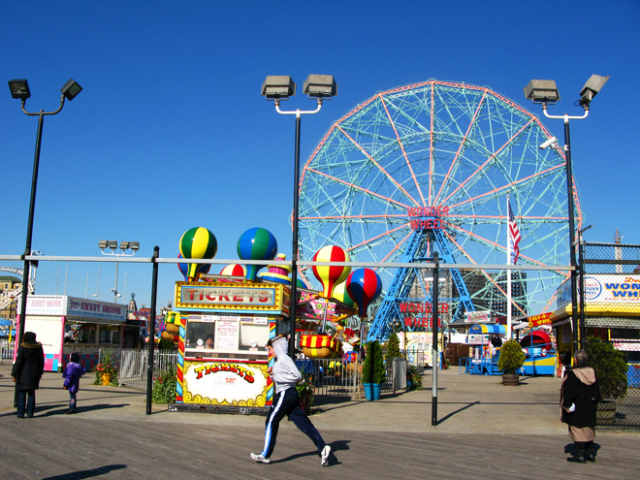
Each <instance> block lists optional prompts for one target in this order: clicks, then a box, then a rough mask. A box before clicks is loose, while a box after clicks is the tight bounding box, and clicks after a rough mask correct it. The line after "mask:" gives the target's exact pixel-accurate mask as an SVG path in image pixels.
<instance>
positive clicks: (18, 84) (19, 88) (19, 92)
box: [9, 78, 31, 102]
mask: <svg viewBox="0 0 640 480" xmlns="http://www.w3.org/2000/svg"><path fill="white" fill-rule="evenodd" d="M9 89H10V90H11V96H12V97H13V98H19V99H20V100H22V101H23V102H24V101H25V100H26V99H27V98H29V97H30V96H31V91H30V90H29V82H27V80H26V79H25V78H18V79H16V80H10V81H9Z"/></svg>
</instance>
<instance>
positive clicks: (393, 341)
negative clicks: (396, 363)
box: [385, 332, 402, 359]
mask: <svg viewBox="0 0 640 480" xmlns="http://www.w3.org/2000/svg"><path fill="white" fill-rule="evenodd" d="M398 357H400V358H401V357H402V354H401V353H400V339H399V338H398V334H397V333H395V332H393V333H392V334H391V335H390V336H389V341H388V342H387V354H386V355H385V358H388V359H391V358H398Z"/></svg>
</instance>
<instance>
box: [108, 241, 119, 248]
mask: <svg viewBox="0 0 640 480" xmlns="http://www.w3.org/2000/svg"><path fill="white" fill-rule="evenodd" d="M107 247H108V248H110V249H111V250H115V249H116V248H118V241H117V240H107Z"/></svg>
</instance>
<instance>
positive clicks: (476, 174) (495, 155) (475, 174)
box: [443, 120, 533, 204]
mask: <svg viewBox="0 0 640 480" xmlns="http://www.w3.org/2000/svg"><path fill="white" fill-rule="evenodd" d="M532 121H533V120H529V121H528V122H527V123H526V125H524V126H523V127H522V128H521V129H520V130H518V131H517V132H516V133H515V134H514V135H513V136H512V137H511V138H510V139H509V140H507V141H506V143H505V144H504V145H502V147H500V148H499V149H498V150H497V151H496V152H495V153H493V154H492V155H491V156H490V157H489V158H488V159H487V160H486V162H484V163H483V164H482V165H481V166H480V167H479V168H478V169H477V170H476V171H475V172H473V173H472V174H471V175H470V176H469V178H467V179H466V180H465V181H464V182H462V183H461V184H460V185H458V187H457V188H456V189H455V190H454V191H453V192H451V193H450V194H449V196H448V197H447V198H445V199H444V201H443V203H445V204H446V203H447V202H448V201H449V199H450V198H451V197H452V196H454V195H455V193H456V192H457V191H458V190H460V188H462V187H463V186H464V185H465V184H466V183H467V182H469V181H477V180H478V177H479V173H480V172H481V171H482V170H483V169H484V168H486V167H487V166H488V165H489V164H491V163H492V162H495V161H496V160H497V159H498V156H499V154H500V153H501V152H503V151H504V150H505V149H506V148H507V147H508V146H509V145H511V144H512V143H513V142H514V141H515V140H516V139H517V138H518V137H519V136H520V135H521V134H522V132H523V131H524V130H526V129H527V128H528V127H529V125H531V122H532Z"/></svg>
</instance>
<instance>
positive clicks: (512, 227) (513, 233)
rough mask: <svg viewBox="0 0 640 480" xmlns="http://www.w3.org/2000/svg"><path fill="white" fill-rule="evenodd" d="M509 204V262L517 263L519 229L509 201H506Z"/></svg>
mask: <svg viewBox="0 0 640 480" xmlns="http://www.w3.org/2000/svg"><path fill="white" fill-rule="evenodd" d="M507 205H508V206H509V241H510V242H511V262H512V263H511V264H512V265H517V263H518V257H519V256H520V246H519V245H520V239H521V238H522V237H521V236H520V229H519V228H518V224H517V223H516V217H514V216H513V210H511V202H507Z"/></svg>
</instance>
